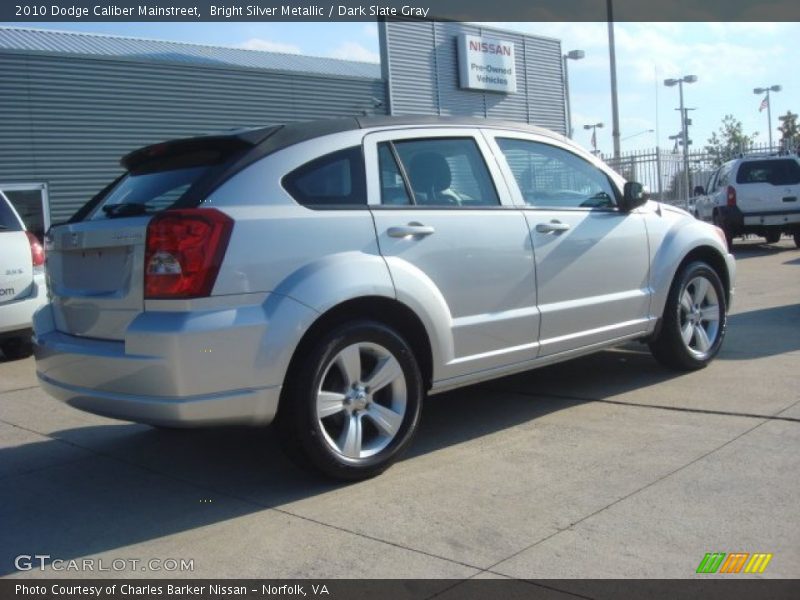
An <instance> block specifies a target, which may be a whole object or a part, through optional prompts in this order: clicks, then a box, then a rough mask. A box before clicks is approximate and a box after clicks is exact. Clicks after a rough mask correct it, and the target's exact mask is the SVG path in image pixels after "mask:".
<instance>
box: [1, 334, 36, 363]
mask: <svg viewBox="0 0 800 600" xmlns="http://www.w3.org/2000/svg"><path fill="white" fill-rule="evenodd" d="M0 350H2V351H3V355H4V356H5V357H6V359H8V360H19V359H22V358H28V357H29V356H30V355H31V354H33V343H32V342H31V340H29V339H27V338H21V337H19V338H8V339H6V340H3V341H2V342H0Z"/></svg>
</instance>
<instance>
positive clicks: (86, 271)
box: [35, 117, 735, 479]
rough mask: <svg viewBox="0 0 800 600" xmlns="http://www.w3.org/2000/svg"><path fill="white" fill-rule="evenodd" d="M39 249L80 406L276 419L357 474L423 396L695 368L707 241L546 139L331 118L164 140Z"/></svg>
mask: <svg viewBox="0 0 800 600" xmlns="http://www.w3.org/2000/svg"><path fill="white" fill-rule="evenodd" d="M122 165H123V167H124V168H125V171H126V172H125V174H124V175H123V176H122V177H120V178H119V179H118V180H116V181H115V182H113V183H112V184H110V185H109V186H108V187H107V188H106V189H105V190H103V191H102V192H101V193H99V194H98V195H97V196H96V197H95V198H93V199H92V200H91V201H90V202H89V203H88V204H87V205H86V206H85V207H84V208H82V209H81V210H80V211H79V212H78V213H77V214H76V215H75V216H74V217H73V218H72V220H71V221H70V222H69V223H67V224H64V225H60V226H58V227H54V228H53V229H52V230H51V231H50V232H49V234H48V236H47V242H46V243H47V252H48V254H47V257H48V258H47V270H48V277H49V285H50V293H51V302H50V303H49V304H48V305H47V306H46V307H45V308H44V309H42V310H40V311H39V312H38V313H37V315H36V319H35V345H36V359H37V362H36V369H37V374H38V377H39V381H40V382H41V384H42V386H43V387H44V388H45V389H46V390H47V391H48V392H49V393H51V394H52V395H53V396H55V397H56V398H58V399H60V400H62V401H64V402H67V403H69V404H70V405H72V406H75V407H77V408H80V409H83V410H87V411H90V412H93V413H97V414H101V415H107V416H111V417H116V418H119V419H126V420H130V421H137V422H143V423H150V424H153V425H156V426H168V427H191V426H207V425H224V424H243V423H247V424H253V425H263V424H267V423H270V422H272V421H276V423H277V425H278V431H279V432H280V435H281V437H282V439H283V441H284V443H285V445H286V447H287V449H288V450H289V453H290V455H291V456H294V457H298V458H299V459H300V460H301V461H304V462H306V463H308V464H311V465H313V466H315V467H316V468H318V469H320V470H321V471H323V472H324V473H326V474H327V475H330V476H333V477H337V478H341V479H360V478H365V477H370V476H373V475H376V474H377V473H380V472H381V471H383V470H384V469H386V468H387V467H388V466H389V465H390V464H391V463H392V462H393V461H395V460H396V459H397V458H398V457H399V456H400V454H401V452H402V451H403V450H404V449H405V448H407V447H408V445H409V443H410V441H411V439H412V436H413V434H414V432H415V430H416V429H417V425H418V422H419V418H420V411H421V408H422V401H423V398H424V397H425V396H426V395H431V394H436V393H439V392H443V391H445V390H451V389H453V388H457V387H460V386H464V385H469V384H473V383H476V382H479V381H485V380H487V379H492V378H495V377H502V376H504V375H508V374H510V373H515V372H518V371H524V370H527V369H532V368H535V367H540V366H543V365H547V364H551V363H555V362H559V361H564V360H568V359H570V358H574V357H576V356H580V355H583V354H588V353H590V352H595V351H597V350H601V349H603V348H608V347H610V346H614V345H617V344H620V343H622V342H625V341H628V340H640V341H644V342H647V343H649V344H650V347H651V348H652V351H653V354H654V355H655V357H656V358H657V359H658V360H659V361H661V362H662V363H664V364H666V365H668V366H670V367H673V368H677V369H683V370H690V369H698V368H701V367H704V366H705V365H706V364H708V362H709V361H711V360H712V358H713V357H714V356H715V355H716V354H717V352H718V350H719V348H720V345H721V344H722V340H723V337H724V335H725V325H726V314H727V307H728V306H729V303H730V300H731V295H732V293H733V281H734V271H735V265H734V261H733V257H732V256H731V255H730V254H729V252H728V249H727V247H726V244H725V237H724V234H723V233H722V232H721V231H720V230H719V229H717V228H715V227H713V226H712V225H709V224H706V223H702V222H700V221H698V220H695V219H693V218H692V217H691V216H690V215H689V214H688V213H686V212H684V211H682V210H679V209H676V208H673V207H670V206H665V205H662V204H658V203H655V202H651V201H648V200H647V199H646V196H645V194H644V192H643V190H642V187H641V186H640V185H639V184H637V183H633V182H630V183H626V182H625V181H624V180H623V179H622V178H620V176H619V175H617V174H616V173H614V172H613V171H611V170H610V169H609V168H608V167H607V166H606V165H605V164H603V163H602V162H600V161H599V160H598V159H596V158H595V157H593V156H592V155H591V154H589V153H587V152H586V151H584V150H583V149H581V148H579V147H577V146H576V145H574V144H573V143H572V142H570V141H569V140H567V139H565V138H564V137H562V136H560V135H557V134H554V133H552V132H549V131H546V130H544V129H540V128H536V127H528V126H521V125H517V124H507V123H505V124H504V123H495V122H491V121H485V120H458V121H451V120H443V119H434V120H431V119H392V118H385V117H381V118H376V117H372V118H351V119H341V120H332V121H323V122H314V123H305V124H293V125H284V126H278V127H268V128H262V129H253V130H246V131H236V132H231V133H227V134H224V135H217V136H206V137H198V138H192V139H184V140H177V141H172V142H166V143H163V144H157V145H154V146H149V147H146V148H143V149H141V150H137V151H135V152H133V153H131V154H129V155H127V156H126V157H124V158H123V159H122Z"/></svg>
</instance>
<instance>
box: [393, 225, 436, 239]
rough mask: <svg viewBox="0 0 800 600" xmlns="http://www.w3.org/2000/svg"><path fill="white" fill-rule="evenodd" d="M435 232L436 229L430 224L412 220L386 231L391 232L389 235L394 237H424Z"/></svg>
mask: <svg viewBox="0 0 800 600" xmlns="http://www.w3.org/2000/svg"><path fill="white" fill-rule="evenodd" d="M435 232H436V230H435V229H434V228H433V227H431V226H430V225H423V224H422V223H417V222H416V221H412V222H411V223H409V224H408V225H400V226H397V227H389V229H388V230H387V231H386V233H388V234H389V237H393V238H404V237H424V236H426V235H431V234H432V233H435Z"/></svg>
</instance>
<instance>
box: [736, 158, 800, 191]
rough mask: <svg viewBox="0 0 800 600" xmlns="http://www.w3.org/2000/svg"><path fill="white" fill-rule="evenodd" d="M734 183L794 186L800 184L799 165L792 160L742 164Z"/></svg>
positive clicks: (759, 161)
mask: <svg viewBox="0 0 800 600" xmlns="http://www.w3.org/2000/svg"><path fill="white" fill-rule="evenodd" d="M736 183H771V184H772V185H796V184H798V183H800V164H798V162H797V161H796V160H794V159H784V160H754V161H749V162H744V163H742V164H741V165H739V172H738V173H737V174H736Z"/></svg>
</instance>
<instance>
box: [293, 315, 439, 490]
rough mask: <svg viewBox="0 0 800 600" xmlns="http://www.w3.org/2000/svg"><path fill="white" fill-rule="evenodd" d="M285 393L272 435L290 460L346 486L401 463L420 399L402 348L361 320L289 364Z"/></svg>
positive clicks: (379, 327)
mask: <svg viewBox="0 0 800 600" xmlns="http://www.w3.org/2000/svg"><path fill="white" fill-rule="evenodd" d="M376 379H377V381H376ZM370 386H372V388H371V387H370ZM376 386H377V387H376ZM285 390H286V391H285V394H284V395H283V397H282V398H281V407H280V410H279V415H278V428H279V429H278V430H279V433H280V437H281V441H282V443H283V446H284V449H285V450H286V452H287V454H288V455H289V457H290V458H292V459H294V460H295V462H298V463H300V464H304V465H308V464H310V465H311V466H313V467H315V468H316V469H318V470H319V471H321V472H322V473H324V474H325V475H327V476H329V477H332V478H334V479H340V480H347V481H355V480H359V479H367V478H370V477H374V476H376V475H378V474H380V473H382V472H383V471H385V470H386V469H387V468H389V467H390V466H391V465H392V463H394V462H395V461H396V460H397V459H398V458H399V457H400V455H401V454H402V452H403V451H404V450H405V449H406V448H407V447H408V445H409V443H410V442H411V439H412V437H413V436H414V433H415V432H416V430H417V426H418V423H419V416H420V412H421V409H422V399H423V395H424V391H423V384H422V375H421V374H420V370H419V366H418V365H417V361H416V358H415V357H414V353H413V352H412V350H411V348H410V347H409V345H408V343H407V342H406V341H405V340H404V339H403V338H402V337H401V336H400V335H399V334H398V333H397V332H395V331H394V330H393V329H391V328H389V327H387V326H385V325H383V324H381V323H378V322H376V321H366V320H364V321H353V322H349V323H345V324H344V325H341V326H339V327H337V328H335V329H334V330H332V331H330V332H329V333H327V334H325V335H323V336H321V337H320V338H319V339H318V340H316V342H315V343H314V344H313V347H312V348H311V350H310V351H309V352H306V353H305V356H300V358H299V360H298V361H297V364H296V365H293V367H292V369H291V371H290V373H289V376H288V378H287V384H286V387H285Z"/></svg>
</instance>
